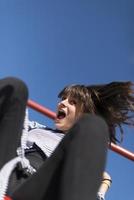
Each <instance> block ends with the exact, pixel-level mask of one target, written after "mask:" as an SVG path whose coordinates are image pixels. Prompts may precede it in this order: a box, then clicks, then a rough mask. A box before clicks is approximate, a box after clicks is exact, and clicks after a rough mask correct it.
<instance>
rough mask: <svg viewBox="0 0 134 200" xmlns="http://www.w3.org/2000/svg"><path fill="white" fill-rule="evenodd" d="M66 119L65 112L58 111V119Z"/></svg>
mask: <svg viewBox="0 0 134 200" xmlns="http://www.w3.org/2000/svg"><path fill="white" fill-rule="evenodd" d="M65 117H66V113H65V111H64V110H58V113H57V118H58V119H63V118H65Z"/></svg>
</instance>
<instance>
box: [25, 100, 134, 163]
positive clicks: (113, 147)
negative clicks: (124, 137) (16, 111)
mask: <svg viewBox="0 0 134 200" xmlns="http://www.w3.org/2000/svg"><path fill="white" fill-rule="evenodd" d="M27 105H28V106H29V107H30V108H32V109H34V110H36V111H38V112H40V113H42V114H44V115H46V116H47V117H49V118H51V119H54V118H55V117H56V114H55V112H53V111H51V110H49V109H47V108H45V107H44V106H42V105H40V104H38V103H36V102H34V101H32V100H28V103H27ZM109 149H111V150H112V151H114V152H116V153H118V154H120V155H122V156H124V157H125V158H128V159H129V160H132V161H134V153H132V152H130V151H128V150H126V149H124V148H123V147H120V146H118V145H115V144H113V143H111V144H110V145H109Z"/></svg>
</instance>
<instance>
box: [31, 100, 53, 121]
mask: <svg viewBox="0 0 134 200" xmlns="http://www.w3.org/2000/svg"><path fill="white" fill-rule="evenodd" d="M27 105H28V106H29V107H30V108H32V109H34V110H36V111H38V112H40V113H42V114H44V115H46V116H47V117H49V118H51V119H54V118H55V117H56V114H55V112H52V111H51V110H49V109H47V108H45V107H44V106H42V105H40V104H38V103H36V102H34V101H32V100H28V103H27Z"/></svg>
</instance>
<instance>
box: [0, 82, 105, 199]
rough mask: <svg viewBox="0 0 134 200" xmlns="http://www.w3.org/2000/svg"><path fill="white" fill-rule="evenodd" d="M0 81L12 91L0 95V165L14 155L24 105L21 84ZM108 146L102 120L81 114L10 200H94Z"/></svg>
mask: <svg viewBox="0 0 134 200" xmlns="http://www.w3.org/2000/svg"><path fill="white" fill-rule="evenodd" d="M7 80H8V81H7ZM3 82H4V83H6V82H8V84H9V82H10V84H9V85H10V87H9V86H8V87H9V88H12V90H11V89H10V90H8V92H5V93H6V95H5V93H3V92H1V96H0V97H2V96H3V95H2V94H4V99H3V98H1V99H2V101H1V105H3V106H4V104H6V109H2V110H3V112H2V113H3V114H2V115H1V116H2V117H1V122H0V126H2V131H0V137H1V135H2V140H3V142H2V140H1V139H0V144H1V146H0V148H1V151H2V152H3V153H2V152H1V151H0V152H1V154H0V155H2V160H1V166H2V165H3V164H4V163H5V162H6V161H8V160H9V159H11V158H13V157H14V156H15V154H16V148H17V147H18V144H19V139H18V138H20V134H21V129H22V126H23V119H24V113H25V106H26V102H27V89H26V86H25V84H24V83H22V82H21V81H19V80H17V79H15V80H14V79H10V80H9V79H4V80H2V81H1V83H3ZM1 83H0V88H2V87H1ZM5 88H6V84H5ZM5 91H6V89H5ZM10 91H12V92H10ZM9 93H10V94H9ZM3 102H5V103H3ZM3 108H4V107H3ZM0 130H1V127H0ZM8 141H10V142H8ZM3 143H4V144H3ZM107 143H108V129H107V125H106V123H105V122H104V120H102V119H101V118H100V117H97V116H95V115H94V116H93V115H90V114H84V116H83V117H82V118H80V119H79V121H78V122H77V123H76V124H75V125H74V126H73V127H72V129H70V131H69V132H68V133H67V135H66V136H65V137H64V139H63V140H62V141H61V142H60V144H59V145H58V147H57V148H56V150H55V151H54V152H53V154H52V155H51V157H50V158H48V159H47V160H46V161H45V162H44V164H43V165H42V166H41V168H40V169H39V170H38V171H37V172H36V173H35V174H34V175H32V176H31V177H30V178H29V179H28V180H27V181H26V182H25V183H24V184H23V185H21V186H20V188H18V189H17V190H16V191H15V192H14V193H13V194H12V198H13V200H96V194H97V191H98V188H99V185H100V183H101V177H102V173H103V171H104V167H105V162H106V153H107ZM2 144H3V145H2ZM7 145H8V148H7ZM11 149H12V150H11Z"/></svg>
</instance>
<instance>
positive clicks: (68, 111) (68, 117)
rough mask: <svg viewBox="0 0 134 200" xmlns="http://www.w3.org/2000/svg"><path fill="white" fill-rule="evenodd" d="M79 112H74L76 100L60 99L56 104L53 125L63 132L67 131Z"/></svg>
mask: <svg viewBox="0 0 134 200" xmlns="http://www.w3.org/2000/svg"><path fill="white" fill-rule="evenodd" d="M79 116H80V114H78V113H77V114H76V101H75V100H71V99H69V98H65V99H62V100H61V101H60V102H59V103H58V106H57V112H56V119H55V126H56V128H57V129H58V130H61V131H63V132H66V131H68V130H69V129H70V128H71V127H72V126H73V124H74V123H75V122H76V120H77V119H78V118H79Z"/></svg>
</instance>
